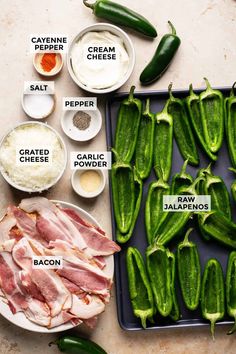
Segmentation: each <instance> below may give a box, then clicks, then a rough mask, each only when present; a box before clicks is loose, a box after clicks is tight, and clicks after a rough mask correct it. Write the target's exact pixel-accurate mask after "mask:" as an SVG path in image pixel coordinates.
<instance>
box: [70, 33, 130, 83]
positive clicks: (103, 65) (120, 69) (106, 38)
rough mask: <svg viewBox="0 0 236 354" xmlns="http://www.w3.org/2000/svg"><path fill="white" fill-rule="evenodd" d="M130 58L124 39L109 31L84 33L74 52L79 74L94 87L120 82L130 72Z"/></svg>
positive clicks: (73, 64)
mask: <svg viewBox="0 0 236 354" xmlns="http://www.w3.org/2000/svg"><path fill="white" fill-rule="evenodd" d="M129 60H130V58H129V55H128V53H127V50H126V48H125V46H124V42H123V40H122V39H121V38H120V37H118V36H116V35H114V34H112V33H110V32H109V31H101V32H94V31H91V32H88V33H86V34H84V35H83V36H82V37H81V38H80V39H79V40H78V41H77V42H76V43H75V45H74V47H73V49H72V52H71V62H72V68H73V71H74V74H75V76H76V77H77V79H78V80H79V81H80V82H81V83H82V84H83V85H85V86H87V87H89V88H92V89H105V88H109V87H112V86H114V85H115V84H117V83H118V82H119V81H120V80H121V79H122V78H123V77H124V76H125V75H126V73H127V71H128V67H129Z"/></svg>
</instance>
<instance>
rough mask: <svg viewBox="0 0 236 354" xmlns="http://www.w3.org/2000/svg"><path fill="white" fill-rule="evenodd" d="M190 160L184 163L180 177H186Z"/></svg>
mask: <svg viewBox="0 0 236 354" xmlns="http://www.w3.org/2000/svg"><path fill="white" fill-rule="evenodd" d="M188 160H189V159H187V160H185V161H184V163H183V166H182V168H181V171H180V176H182V175H185V173H186V169H187V166H188Z"/></svg>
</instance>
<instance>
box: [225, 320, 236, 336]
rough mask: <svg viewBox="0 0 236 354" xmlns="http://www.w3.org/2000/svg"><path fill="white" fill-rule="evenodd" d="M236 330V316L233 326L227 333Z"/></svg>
mask: <svg viewBox="0 0 236 354" xmlns="http://www.w3.org/2000/svg"><path fill="white" fill-rule="evenodd" d="M235 331H236V316H235V317H234V324H233V327H232V328H231V329H230V330H229V332H228V333H227V334H233V333H234V332H235Z"/></svg>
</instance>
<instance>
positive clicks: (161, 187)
mask: <svg viewBox="0 0 236 354" xmlns="http://www.w3.org/2000/svg"><path fill="white" fill-rule="evenodd" d="M165 194H170V186H169V185H168V184H167V183H166V182H164V181H163V179H162V178H159V179H158V181H154V182H152V183H150V185H149V188H148V195H147V200H146V204H145V226H146V234H147V240H148V243H149V244H151V243H152V242H153V239H154V236H155V232H157V230H158V227H159V226H160V225H161V222H162V220H164V218H165V217H166V216H167V213H166V212H164V211H163V195H165Z"/></svg>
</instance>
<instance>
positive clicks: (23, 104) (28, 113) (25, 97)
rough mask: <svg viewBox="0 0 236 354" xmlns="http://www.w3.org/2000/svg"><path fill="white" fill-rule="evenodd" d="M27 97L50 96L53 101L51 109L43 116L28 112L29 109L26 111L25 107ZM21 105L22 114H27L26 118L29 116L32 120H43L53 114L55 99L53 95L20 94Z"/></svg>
mask: <svg viewBox="0 0 236 354" xmlns="http://www.w3.org/2000/svg"><path fill="white" fill-rule="evenodd" d="M27 96H50V97H52V100H53V104H52V106H51V108H50V109H49V110H48V111H47V112H46V111H45V113H44V114H42V115H41V114H38V112H36V110H35V112H34V113H33V112H32V111H30V110H29V109H27V105H26V102H25V100H26V99H27ZM21 105H22V108H23V110H24V112H25V113H26V114H27V116H29V117H30V118H33V119H45V118H47V117H48V116H50V114H52V113H53V111H54V109H55V106H56V98H55V95H54V94H41V95H40V94H28V93H24V92H23V94H22V97H21Z"/></svg>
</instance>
